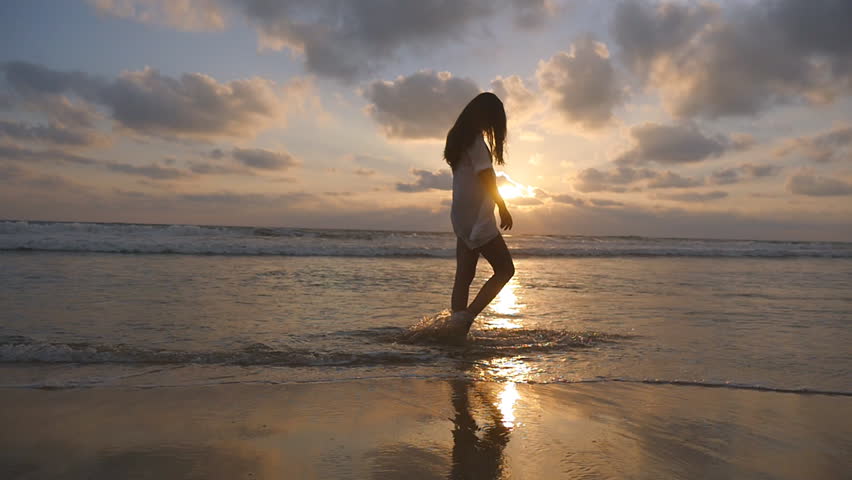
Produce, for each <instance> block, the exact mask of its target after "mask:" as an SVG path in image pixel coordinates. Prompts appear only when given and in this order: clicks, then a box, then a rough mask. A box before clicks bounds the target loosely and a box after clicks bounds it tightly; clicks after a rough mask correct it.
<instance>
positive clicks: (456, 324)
mask: <svg viewBox="0 0 852 480" xmlns="http://www.w3.org/2000/svg"><path fill="white" fill-rule="evenodd" d="M473 318H474V315H473V314H472V313H470V312H468V311H467V310H459V311H456V312H453V314H452V316H450V319H449V320H448V321H447V327H448V330H449V333H450V335H451V336H452V337H454V338H456V339H458V340H464V339H465V338H467V332H468V330H470V326H471V325H473Z"/></svg>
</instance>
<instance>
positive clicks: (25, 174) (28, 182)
mask: <svg viewBox="0 0 852 480" xmlns="http://www.w3.org/2000/svg"><path fill="white" fill-rule="evenodd" d="M0 184H6V185H8V186H15V187H20V186H25V187H34V188H39V189H62V190H66V191H75V192H80V191H83V190H84V188H83V187H82V186H81V185H79V184H78V183H76V182H74V181H72V180H70V179H68V178H66V177H63V176H60V175H51V174H42V173H36V172H33V171H31V170H28V169H26V168H21V167H19V166H17V165H3V164H0Z"/></svg>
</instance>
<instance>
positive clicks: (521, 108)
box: [491, 75, 539, 124]
mask: <svg viewBox="0 0 852 480" xmlns="http://www.w3.org/2000/svg"><path fill="white" fill-rule="evenodd" d="M491 90H492V91H493V92H494V94H495V95H497V96H498V97H500V99H501V100H502V101H503V104H504V105H505V107H506V117H507V118H508V121H509V122H511V123H514V124H519V123H522V122H523V121H524V120H526V119H527V118H528V117H529V116H530V114H532V113H533V112H534V111H535V109H536V107H537V106H538V104H539V101H538V95H537V94H536V93H535V92H533V91H531V90H530V89H529V88H527V86H526V85H524V80H523V79H522V78H521V77H519V76H517V75H511V76H509V77H506V78H503V77H501V76H498V77H497V78H495V79H494V80H492V81H491Z"/></svg>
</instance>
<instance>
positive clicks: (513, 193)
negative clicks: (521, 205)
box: [497, 184, 523, 200]
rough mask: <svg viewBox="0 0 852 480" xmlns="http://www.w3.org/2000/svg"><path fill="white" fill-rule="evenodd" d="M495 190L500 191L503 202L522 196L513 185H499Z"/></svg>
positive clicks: (518, 189) (519, 190)
mask: <svg viewBox="0 0 852 480" xmlns="http://www.w3.org/2000/svg"><path fill="white" fill-rule="evenodd" d="M497 189H498V190H500V196H501V197H503V199H505V200H508V199H510V198H518V197H520V196H521V195H523V194H522V193H521V189H520V188H518V187H516V186H514V185H508V184H506V185H501V186H500V187H498V188H497Z"/></svg>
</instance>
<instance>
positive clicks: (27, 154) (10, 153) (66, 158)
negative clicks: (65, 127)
mask: <svg viewBox="0 0 852 480" xmlns="http://www.w3.org/2000/svg"><path fill="white" fill-rule="evenodd" d="M0 160H5V161H12V162H28V163H41V162H52V163H71V164H77V165H97V164H99V163H101V161H100V160H96V159H94V158H89V157H85V156H82V155H75V154H73V153H67V152H63V151H61V150H56V149H48V150H30V149H27V148H22V147H18V146H15V145H2V144H0Z"/></svg>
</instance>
